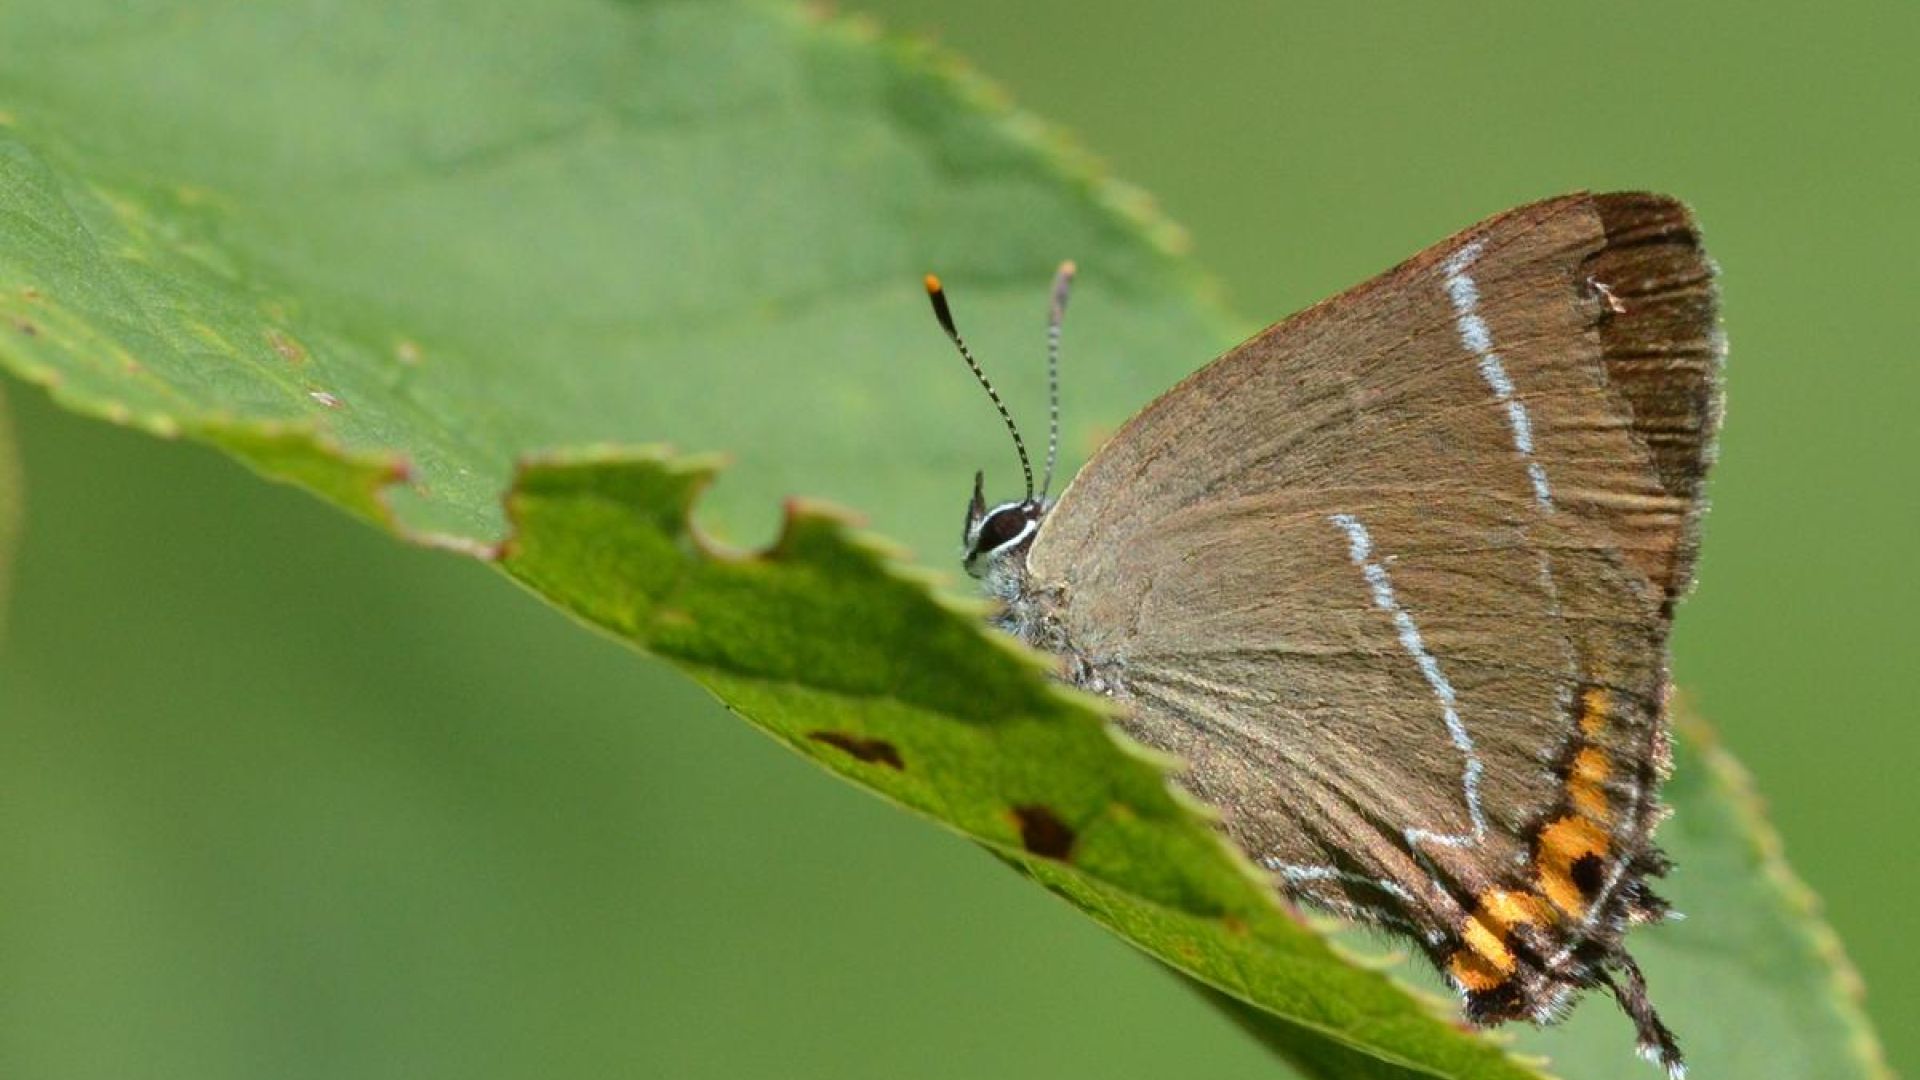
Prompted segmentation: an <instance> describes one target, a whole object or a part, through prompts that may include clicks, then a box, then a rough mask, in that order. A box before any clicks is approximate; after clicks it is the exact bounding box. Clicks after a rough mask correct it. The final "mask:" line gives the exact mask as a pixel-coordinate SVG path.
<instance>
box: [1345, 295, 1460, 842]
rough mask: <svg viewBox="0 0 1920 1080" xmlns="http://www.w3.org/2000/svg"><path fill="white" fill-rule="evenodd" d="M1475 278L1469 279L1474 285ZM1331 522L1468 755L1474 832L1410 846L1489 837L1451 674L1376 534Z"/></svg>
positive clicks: (1422, 832) (1419, 835)
mask: <svg viewBox="0 0 1920 1080" xmlns="http://www.w3.org/2000/svg"><path fill="white" fill-rule="evenodd" d="M1472 287H1473V286H1472V282H1468V283H1467V288H1469V289H1471V288H1472ZM1328 520H1329V521H1331V522H1333V523H1334V524H1335V525H1336V526H1338V527H1339V528H1340V530H1341V531H1342V532H1345V533H1346V534H1347V557H1348V558H1350V559H1352V560H1353V564H1354V565H1355V566H1357V567H1359V568H1360V573H1361V575H1362V576H1364V577H1365V578H1366V579H1367V585H1368V586H1369V587H1370V588H1371V589H1372V590H1373V605H1374V606H1375V607H1377V608H1379V609H1380V610H1381V611H1383V612H1385V613H1386V614H1387V615H1389V616H1390V617H1391V618H1392V619H1393V626H1394V630H1395V631H1396V632H1397V633H1398V635H1399V637H1400V647H1401V648H1403V649H1405V650H1407V654H1408V655H1409V656H1411V657H1413V662H1414V666H1416V667H1418V668H1419V669H1420V674H1421V676H1422V677H1424V678H1425V679H1426V680H1427V685H1428V686H1429V687H1431V688H1432V690H1433V696H1434V697H1435V698H1436V699H1437V700H1438V701H1439V702H1440V715H1441V717H1442V718H1443V719H1444V720H1445V721H1446V724H1447V735H1448V736H1449V737H1451V738H1452V740H1453V745H1454V748H1455V749H1457V750H1459V751H1460V754H1461V756H1462V757H1464V758H1465V759H1466V763H1465V765H1464V766H1463V767H1462V768H1461V770H1460V787H1461V791H1462V793H1463V794H1464V796H1465V798H1466V803H1467V816H1468V817H1469V818H1470V819H1471V820H1472V821H1473V832H1472V833H1470V834H1469V833H1461V834H1459V835H1453V834H1449V833H1440V832H1433V831H1431V830H1427V829H1415V828H1408V829H1406V830H1404V832H1403V834H1402V835H1404V836H1405V837H1406V839H1407V844H1408V846H1409V847H1411V846H1413V844H1414V842H1415V841H1418V840H1430V841H1432V842H1434V843H1436V844H1445V845H1447V846H1448V847H1463V846H1465V845H1467V844H1472V843H1477V842H1479V841H1480V840H1482V839H1484V838H1485V837H1486V835H1487V818H1486V815H1485V813H1483V812H1482V811H1481V809H1480V772H1481V765H1480V755H1479V754H1478V752H1476V751H1475V750H1474V746H1473V736H1472V735H1471V734H1469V733H1468V732H1467V725H1466V724H1465V723H1463V722H1461V720H1460V711H1459V700H1458V698H1457V697H1456V695H1455V694H1454V691H1453V684H1452V683H1450V682H1448V681H1447V676H1446V673H1445V672H1443V671H1441V670H1440V661H1438V660H1436V659H1434V657H1433V654H1432V653H1431V652H1429V651H1427V643H1426V641H1425V640H1424V639H1422V638H1421V636H1420V627H1419V626H1418V625H1417V624H1415V623H1414V621H1413V616H1412V615H1411V614H1408V612H1407V609H1406V608H1404V607H1401V606H1400V601H1399V599H1398V598H1397V597H1395V596H1394V594H1393V581H1392V579H1391V578H1389V577H1388V576H1387V568H1386V567H1384V566H1382V565H1381V564H1380V563H1379V562H1377V561H1375V560H1374V558H1373V537H1372V536H1371V535H1370V534H1368V532H1367V527H1366V526H1365V525H1362V524H1360V519H1358V518H1356V517H1354V516H1353V515H1352V514H1334V515H1332V516H1331V517H1330V518H1328Z"/></svg>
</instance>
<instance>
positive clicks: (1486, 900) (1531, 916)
mask: <svg viewBox="0 0 1920 1080" xmlns="http://www.w3.org/2000/svg"><path fill="white" fill-rule="evenodd" d="M1552 920H1553V910H1552V909H1551V908H1549V907H1548V906H1547V904H1546V901H1544V900H1542V899H1540V897H1538V896H1536V895H1534V894H1533V893H1531V892H1526V891H1520V890H1513V889H1488V890H1487V891H1486V892H1483V893H1481V894H1480V902H1479V903H1478V904H1477V905H1476V906H1475V907H1474V910H1473V914H1471V915H1469V916H1467V921H1466V922H1465V923H1464V924H1463V925H1462V926H1461V927H1460V941H1461V947H1460V948H1458V949H1455V950H1454V951H1453V955H1452V956H1449V957H1448V958H1447V970H1448V972H1450V973H1451V974H1452V975H1453V978H1454V981H1455V982H1458V983H1459V984H1460V985H1461V986H1462V987H1464V988H1465V989H1467V990H1474V991H1481V990H1491V989H1493V988H1494V987H1496V986H1499V985H1500V984H1501V983H1503V982H1505V981H1506V980H1507V977H1508V976H1510V975H1512V974H1513V971H1514V968H1515V966H1516V965H1517V961H1515V960H1514V956H1513V950H1512V949H1510V948H1508V947H1507V938H1508V937H1509V936H1510V935H1511V934H1512V933H1513V928H1514V927H1515V926H1520V925H1534V926H1540V925H1545V924H1547V923H1549V922H1551V921H1552Z"/></svg>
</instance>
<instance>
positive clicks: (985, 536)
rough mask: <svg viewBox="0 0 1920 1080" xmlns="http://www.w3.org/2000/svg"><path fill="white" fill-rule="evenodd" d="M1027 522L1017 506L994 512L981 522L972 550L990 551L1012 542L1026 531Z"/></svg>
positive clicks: (1025, 515)
mask: <svg viewBox="0 0 1920 1080" xmlns="http://www.w3.org/2000/svg"><path fill="white" fill-rule="evenodd" d="M1027 521H1028V517H1027V514H1026V512H1025V511H1024V510H1022V509H1021V508H1020V507H1017V506H1010V507H1008V508H1006V509H1005V510H996V511H994V513H992V514H991V515H989V516H988V517H987V520H986V521H984V522H981V524H980V536H979V538H978V539H976V540H975V541H974V543H973V550H974V551H976V552H987V551H992V550H993V549H995V548H997V547H1000V546H1001V545H1003V544H1006V543H1008V542H1010V541H1012V540H1013V539H1015V538H1016V537H1018V536H1019V535H1020V534H1021V533H1022V532H1024V531H1025V530H1026V528H1027Z"/></svg>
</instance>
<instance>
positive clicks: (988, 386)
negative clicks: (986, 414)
mask: <svg viewBox="0 0 1920 1080" xmlns="http://www.w3.org/2000/svg"><path fill="white" fill-rule="evenodd" d="M927 299H929V300H932V301H933V317H934V318H936V319H939V320H940V329H942V330H945V331H946V332H947V337H949V338H951V339H952V340H953V347H954V348H956V349H959V350H960V359H962V360H965V361H966V362H967V370H969V371H971V372H973V377H974V378H976V379H979V380H980V385H981V387H982V388H984V389H985V390H986V392H987V397H989V398H991V399H992V400H993V407H994V408H995V409H998V410H999V411H1000V419H1001V420H1002V421H1003V422H1005V423H1006V425H1007V434H1009V435H1012V436H1013V448H1014V450H1015V451H1016V452H1018V453H1019V455H1020V471H1021V472H1022V473H1023V474H1025V475H1026V478H1027V498H1028V500H1032V498H1033V462H1032V461H1031V460H1030V459H1028V457H1027V443H1026V440H1025V439H1022V438H1021V437H1020V428H1019V427H1018V426H1017V425H1015V424H1014V422H1013V414H1012V413H1010V412H1008V411H1007V405H1006V403H1005V402H1003V401H1001V400H1000V392H999V391H998V390H995V389H994V388H993V384H992V383H991V382H988V381H987V373H986V372H984V371H981V370H980V365H979V364H978V363H976V362H975V361H974V359H973V354H972V353H970V352H968V351H967V343H966V342H964V341H962V340H960V331H958V330H956V329H954V326H953V311H952V310H951V309H950V308H948V307H947V292H946V290H945V289H943V288H941V287H940V279H939V278H937V277H935V276H933V275H932V274H928V275H927Z"/></svg>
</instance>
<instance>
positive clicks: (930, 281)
mask: <svg viewBox="0 0 1920 1080" xmlns="http://www.w3.org/2000/svg"><path fill="white" fill-rule="evenodd" d="M927 291H928V292H930V293H937V292H939V291H940V277H939V275H937V274H928V275H927Z"/></svg>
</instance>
